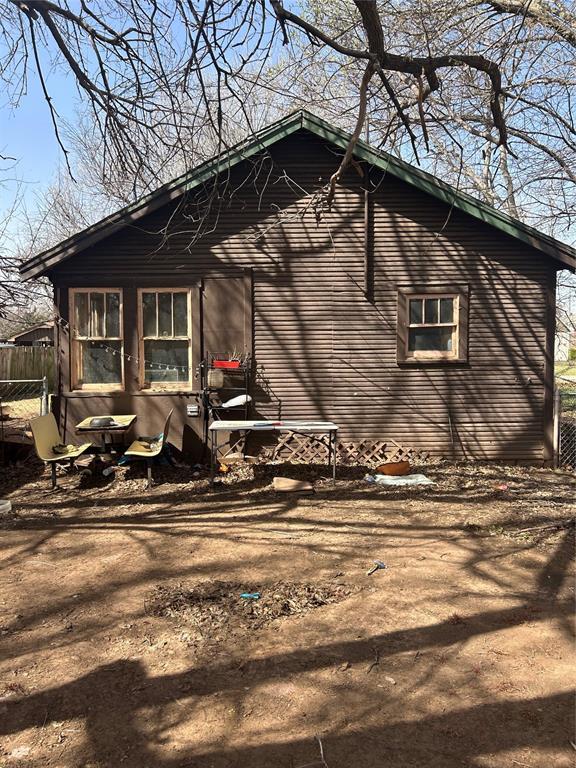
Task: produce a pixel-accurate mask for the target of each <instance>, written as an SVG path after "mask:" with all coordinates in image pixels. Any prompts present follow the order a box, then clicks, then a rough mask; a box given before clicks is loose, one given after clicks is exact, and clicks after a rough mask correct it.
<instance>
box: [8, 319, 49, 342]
mask: <svg viewBox="0 0 576 768" xmlns="http://www.w3.org/2000/svg"><path fill="white" fill-rule="evenodd" d="M53 328H54V320H44V322H43V323H36V325H32V326H30V328H26V330H24V331H20V332H19V333H16V334H15V335H14V336H11V337H10V338H9V339H6V341H18V339H19V338H21V337H22V336H26V334H28V333H32V332H33V331H40V330H46V331H51V330H52V329H53Z"/></svg>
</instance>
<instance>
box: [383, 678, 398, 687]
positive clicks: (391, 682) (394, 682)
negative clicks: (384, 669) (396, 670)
mask: <svg viewBox="0 0 576 768" xmlns="http://www.w3.org/2000/svg"><path fill="white" fill-rule="evenodd" d="M384 680H386V682H387V683H390V685H396V680H394V678H393V677H388V676H387V677H385V678H384Z"/></svg>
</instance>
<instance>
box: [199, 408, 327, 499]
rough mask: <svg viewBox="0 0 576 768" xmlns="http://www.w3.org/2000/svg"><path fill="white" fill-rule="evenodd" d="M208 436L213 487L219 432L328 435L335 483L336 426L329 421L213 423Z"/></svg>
mask: <svg viewBox="0 0 576 768" xmlns="http://www.w3.org/2000/svg"><path fill="white" fill-rule="evenodd" d="M208 432H209V436H210V482H211V484H212V485H214V475H215V471H216V460H217V458H218V449H219V448H220V447H221V446H220V445H219V444H218V433H219V432H242V433H244V434H245V435H247V434H249V433H250V432H293V433H294V434H296V435H328V466H329V467H332V482H334V483H335V482H336V447H337V441H338V425H337V424H334V423H333V422H331V421H293V420H290V421H258V420H255V421H213V422H212V424H210V426H209V427H208Z"/></svg>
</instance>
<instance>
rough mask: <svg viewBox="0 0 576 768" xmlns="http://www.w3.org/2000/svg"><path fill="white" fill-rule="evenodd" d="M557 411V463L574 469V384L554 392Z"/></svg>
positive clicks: (575, 430)
mask: <svg viewBox="0 0 576 768" xmlns="http://www.w3.org/2000/svg"><path fill="white" fill-rule="evenodd" d="M556 408H557V411H558V414H557V418H558V427H557V428H558V437H557V440H558V465H559V466H560V467H563V468H564V469H569V470H572V471H576V386H575V388H574V389H569V390H568V389H559V390H558V391H557V394H556Z"/></svg>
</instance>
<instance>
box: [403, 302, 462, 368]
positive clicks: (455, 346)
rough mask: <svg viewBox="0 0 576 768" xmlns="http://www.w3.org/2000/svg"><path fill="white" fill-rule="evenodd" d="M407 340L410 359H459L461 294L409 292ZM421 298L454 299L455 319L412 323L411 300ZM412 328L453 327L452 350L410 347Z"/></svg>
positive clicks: (407, 353)
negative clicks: (447, 321)
mask: <svg viewBox="0 0 576 768" xmlns="http://www.w3.org/2000/svg"><path fill="white" fill-rule="evenodd" d="M406 298H407V301H408V309H407V318H406V319H407V323H406V328H407V340H406V358H407V359H409V360H457V359H458V357H459V343H460V321H459V317H460V294H459V293H425V292H422V293H414V294H411V293H407V294H406ZM417 299H421V300H426V299H453V301H454V305H453V310H452V311H453V314H452V318H453V321H452V322H451V323H441V322H438V323H426V322H424V323H411V322H410V302H411V301H414V300H417ZM411 328H453V331H452V349H451V350H449V351H448V350H433V349H417V350H411V349H410V341H409V339H410V329H411Z"/></svg>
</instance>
